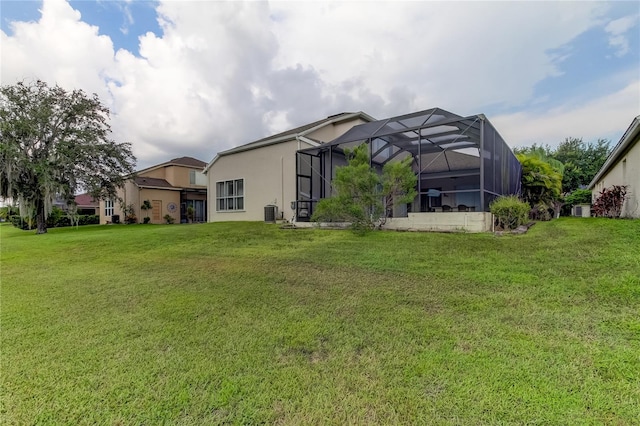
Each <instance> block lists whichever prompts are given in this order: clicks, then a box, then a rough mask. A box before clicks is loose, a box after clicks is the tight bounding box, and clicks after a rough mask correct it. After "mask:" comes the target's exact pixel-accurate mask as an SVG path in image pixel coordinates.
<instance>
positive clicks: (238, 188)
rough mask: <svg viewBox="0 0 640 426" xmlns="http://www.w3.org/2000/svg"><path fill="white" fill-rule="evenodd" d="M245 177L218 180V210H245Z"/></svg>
mask: <svg viewBox="0 0 640 426" xmlns="http://www.w3.org/2000/svg"><path fill="white" fill-rule="evenodd" d="M244 197H245V192H244V178H240V179H230V180H221V181H218V182H216V211H217V212H241V211H244Z"/></svg>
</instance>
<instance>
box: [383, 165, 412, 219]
mask: <svg viewBox="0 0 640 426" xmlns="http://www.w3.org/2000/svg"><path fill="white" fill-rule="evenodd" d="M412 161H413V157H407V158H405V159H404V160H402V161H399V162H389V163H387V164H385V165H384V167H383V168H382V192H383V194H384V197H385V211H386V212H389V211H390V210H393V207H394V206H395V205H398V204H408V203H411V202H412V201H413V200H414V198H416V195H418V191H416V185H417V182H418V178H417V176H416V174H415V173H414V171H413V170H412V169H411V162H412Z"/></svg>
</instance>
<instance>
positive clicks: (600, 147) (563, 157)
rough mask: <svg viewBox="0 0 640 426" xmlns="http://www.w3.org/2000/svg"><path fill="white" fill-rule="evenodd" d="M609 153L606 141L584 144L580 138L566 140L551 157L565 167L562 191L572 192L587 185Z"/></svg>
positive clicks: (609, 149)
mask: <svg viewBox="0 0 640 426" xmlns="http://www.w3.org/2000/svg"><path fill="white" fill-rule="evenodd" d="M610 153H611V148H610V147H609V141H608V140H607V139H598V141H597V142H595V143H585V142H583V141H582V138H566V139H565V140H564V142H562V143H561V144H560V145H558V148H557V149H556V150H555V151H554V152H553V153H552V157H553V158H555V159H556V160H558V161H560V162H562V164H564V166H565V170H564V173H563V175H562V191H563V192H565V193H566V192H572V191H575V190H576V189H579V188H584V187H586V186H587V185H589V183H590V182H591V180H592V179H593V177H594V176H595V175H596V173H598V170H600V168H601V167H602V165H603V164H604V162H605V161H606V160H607V157H608V156H609V154H610Z"/></svg>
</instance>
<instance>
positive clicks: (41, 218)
mask: <svg viewBox="0 0 640 426" xmlns="http://www.w3.org/2000/svg"><path fill="white" fill-rule="evenodd" d="M36 223H37V224H38V228H37V230H36V234H46V233H47V215H46V213H45V211H44V201H43V200H40V201H38V202H37V203H36Z"/></svg>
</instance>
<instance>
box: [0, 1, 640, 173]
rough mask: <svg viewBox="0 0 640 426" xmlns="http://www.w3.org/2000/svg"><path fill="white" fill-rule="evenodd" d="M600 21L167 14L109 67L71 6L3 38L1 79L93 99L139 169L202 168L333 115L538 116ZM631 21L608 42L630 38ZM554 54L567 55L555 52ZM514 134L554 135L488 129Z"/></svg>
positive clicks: (50, 8)
mask: <svg viewBox="0 0 640 426" xmlns="http://www.w3.org/2000/svg"><path fill="white" fill-rule="evenodd" d="M128 7H129V5H128V4H124V5H123V8H124V9H123V10H125V12H126V10H128ZM605 11H606V6H605V5H603V4H601V3H595V2H594V3H592V2H581V3H574V2H512V3H501V2H500V3H499V2H496V3H491V2H490V3H487V2H481V3H475V2H465V3H459V2H452V3H440V2H304V3H300V2H274V3H270V4H269V3H265V2H248V3H240V2H199V1H191V2H177V1H161V2H160V3H159V4H158V6H157V13H158V22H159V23H160V27H161V29H162V34H161V35H159V36H157V35H155V34H153V33H147V34H146V35H144V36H141V37H140V38H139V56H136V55H134V53H132V52H129V51H126V50H119V51H118V52H114V49H113V44H112V43H111V40H110V39H109V37H107V36H104V35H102V36H101V35H99V33H98V29H97V28H96V27H92V26H89V25H88V24H86V23H84V22H82V21H81V18H80V14H79V13H78V12H77V11H75V10H73V8H72V7H70V6H69V5H68V4H67V3H66V2H65V1H64V0H44V2H43V7H42V17H41V19H40V20H39V21H38V22H31V23H24V22H21V23H13V33H12V34H11V35H10V36H9V35H6V34H5V33H4V32H2V33H1V34H0V36H1V40H0V41H1V43H2V50H1V52H0V53H1V55H2V61H1V62H2V69H1V70H2V76H1V77H2V84H11V83H14V82H15V81H17V80H22V79H24V78H40V79H44V80H46V81H49V82H52V83H53V82H57V83H59V84H61V85H63V86H64V87H68V88H72V87H80V88H83V89H84V90H86V91H88V92H95V93H98V95H99V96H100V97H101V98H102V99H103V100H104V102H105V103H106V104H107V105H108V106H109V107H110V108H111V109H112V113H113V117H112V128H113V130H114V138H115V139H116V140H121V141H125V140H126V141H131V142H132V143H133V144H134V152H135V154H136V155H137V156H138V158H139V166H140V167H144V166H148V165H150V164H153V163H154V162H159V161H164V160H166V159H167V158H172V157H178V156H182V155H191V156H195V157H198V158H200V159H202V160H204V161H209V160H210V159H211V158H213V156H214V155H215V154H216V153H217V152H218V151H220V150H223V149H227V148H230V147H232V146H234V145H238V144H241V143H246V142H249V141H251V140H253V139H257V138H260V137H264V136H267V135H269V134H272V133H276V132H279V131H282V130H285V129H286V128H288V127H292V126H297V125H301V124H304V123H307V122H310V121H314V120H318V119H320V118H323V117H326V116H328V115H331V114H335V113H338V112H342V111H359V110H363V111H365V112H367V113H369V114H371V115H373V116H374V117H378V118H383V117H387V116H391V115H395V114H403V113H408V112H411V111H416V110H420V109H425V108H430V107H434V106H439V107H442V108H445V109H448V110H451V111H453V112H457V113H460V114H465V115H466V114H473V113H478V112H482V111H483V110H484V108H485V107H486V106H488V105H511V106H518V105H523V104H533V103H535V96H536V95H535V93H534V89H535V85H536V84H537V83H538V82H540V81H541V80H543V79H545V78H547V77H550V76H555V75H558V74H559V73H560V72H561V70H560V68H559V64H560V63H561V61H562V60H563V58H564V57H566V56H567V55H570V54H571V48H570V47H571V46H570V42H571V41H572V40H573V39H574V38H575V37H577V36H578V35H580V34H582V33H583V32H585V31H587V30H588V29H590V28H592V27H594V26H596V25H602V19H603V16H604V14H605ZM125 19H129V18H127V15H126V13H125ZM625 22H626V21H622V22H617V21H614V22H611V23H610V24H609V26H608V27H607V28H609V27H610V28H609V30H607V31H609V33H610V34H612V35H613V36H616V35H623V34H625V31H628V29H629V28H631V27H629V25H631V24H629V23H625ZM116 26H117V24H116ZM625 28H626V29H625ZM105 31H106V29H101V31H100V32H102V33H104V32H105ZM116 31H118V29H117V28H116ZM561 47H562V48H563V50H562V54H563V56H557V55H556V56H554V55H552V54H550V53H549V52H551V51H554V52H556V51H558V49H559V48H561ZM625 93H626V96H627V97H626V98H625V99H630V98H632V97H633V94H630V93H627V92H625ZM637 98H638V96H637V95H636V101H637ZM569 104H570V103H569V102H567V104H566V105H567V106H565V107H564V109H563V107H558V109H557V111H556V112H557V114H558V115H561V116H562V115H564V116H565V117H574V116H576V115H575V114H576V113H575V112H573V111H578V112H579V114H578V116H581V117H582V119H583V120H584V121H588V122H589V123H592V122H593V121H596V120H594V119H593V117H590V116H589V117H587V116H585V115H584V114H586V113H594V112H596V111H595V108H594V109H585V108H584V107H573V109H571V108H570V107H569V106H568V105H569ZM625 105H626V108H629V102H627V103H626V104H625ZM624 108H625V107H624V106H619V107H618V111H619V112H620V111H622V110H623V109H624ZM626 111H628V109H627V110H626ZM621 115H622V116H625V121H626V120H627V118H628V117H627V116H628V113H621ZM490 118H491V117H490ZM518 119H523V120H526V119H531V120H539V122H542V123H549V127H550V128H552V127H554V128H556V130H559V127H558V126H560V124H559V123H556V122H555V121H553V117H552V116H551V115H542V116H539V115H535V114H533V113H527V112H522V113H520V114H511V115H508V116H502V117H498V120H493V119H492V121H493V122H494V124H496V125H497V127H498V129H499V130H500V131H501V132H503V129H502V128H501V125H498V124H499V123H498V122H500V123H504V125H505V126H506V128H507V131H508V128H513V127H516V126H515V124H517V120H518ZM618 121H621V120H620V119H619V118H618V119H617V120H613V121H611V123H613V122H615V123H618ZM566 122H567V123H572V122H573V121H572V120H571V119H569V118H567V120H566ZM556 124H557V125H556ZM612 125H613V124H612ZM616 125H619V126H622V127H624V126H625V124H624V123H621V124H616ZM520 129H526V130H527V132H530V135H531V138H534V137H537V135H539V129H537V128H535V127H533V126H528V124H526V125H523V126H521V127H520ZM569 133H570V134H572V135H573V134H575V133H572V132H569ZM515 135H517V136H518V137H519V138H520V139H522V138H523V137H522V136H521V135H525V136H524V137H528V136H527V133H526V132H524V133H523V132H518V133H515ZM505 137H506V135H505ZM507 140H509V139H508V138H507ZM515 140H516V139H511V140H510V141H515Z"/></svg>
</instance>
